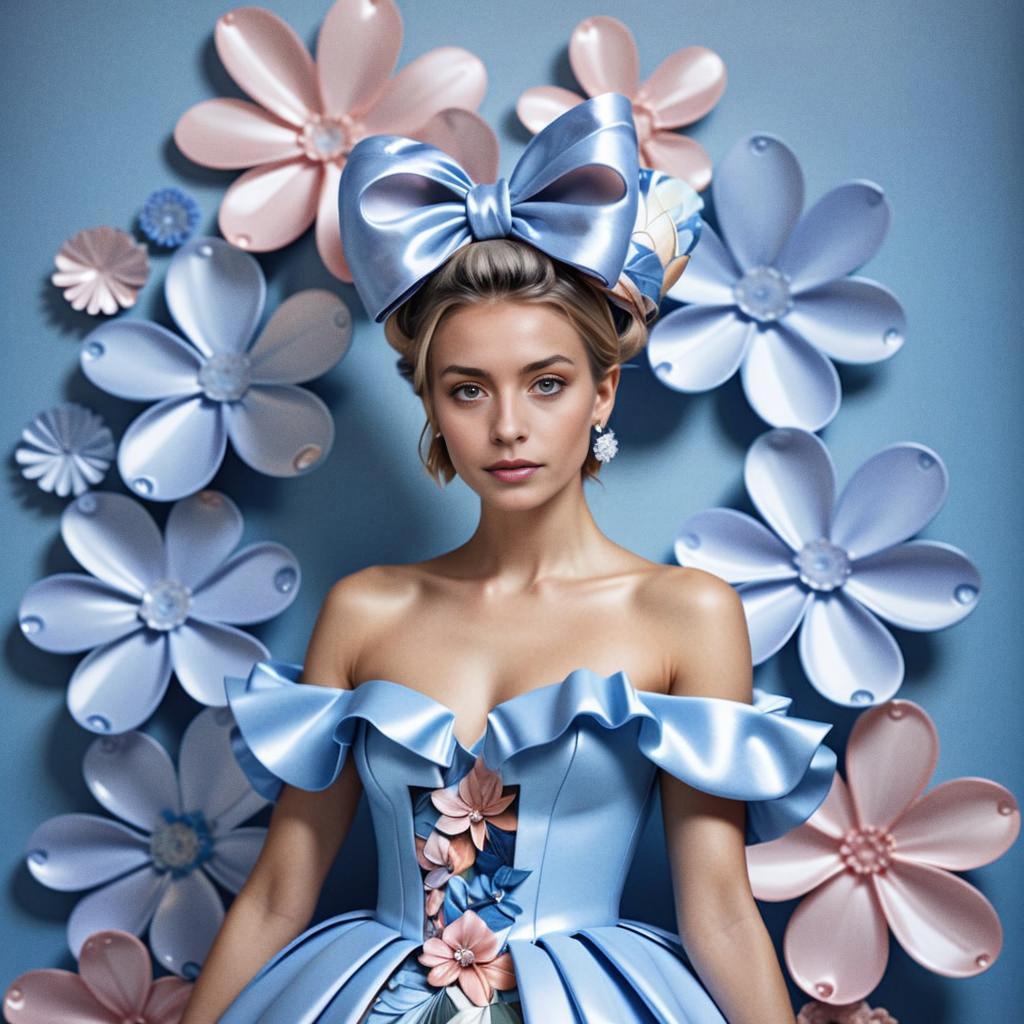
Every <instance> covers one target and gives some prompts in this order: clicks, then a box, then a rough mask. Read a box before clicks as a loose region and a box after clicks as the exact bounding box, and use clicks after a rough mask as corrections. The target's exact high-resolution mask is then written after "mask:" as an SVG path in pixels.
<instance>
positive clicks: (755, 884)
mask: <svg viewBox="0 0 1024 1024" xmlns="http://www.w3.org/2000/svg"><path fill="white" fill-rule="evenodd" d="M746 854H747V872H748V874H749V875H750V886H751V890H752V892H753V894H754V896H755V897H756V898H757V899H759V900H791V899H795V898H796V897H797V896H803V895H804V894H805V893H808V892H810V891H811V890H812V889H816V888H817V887H818V886H819V885H822V884H823V883H824V882H827V881H828V880H829V879H830V878H831V877H832V876H833V875H835V874H838V872H840V871H842V870H844V868H843V862H842V861H841V860H840V859H839V851H838V847H837V843H836V840H835V839H833V838H832V837H831V836H826V835H824V834H823V833H821V832H819V831H818V829H816V828H814V826H812V825H811V824H810V823H809V822H806V823H804V824H803V825H798V826H797V827H796V828H794V829H792V830H791V831H790V832H787V833H786V834H785V835H784V836H781V837H780V838H778V839H772V840H770V841H769V842H767V843H756V844H755V845H753V846H748V847H746Z"/></svg>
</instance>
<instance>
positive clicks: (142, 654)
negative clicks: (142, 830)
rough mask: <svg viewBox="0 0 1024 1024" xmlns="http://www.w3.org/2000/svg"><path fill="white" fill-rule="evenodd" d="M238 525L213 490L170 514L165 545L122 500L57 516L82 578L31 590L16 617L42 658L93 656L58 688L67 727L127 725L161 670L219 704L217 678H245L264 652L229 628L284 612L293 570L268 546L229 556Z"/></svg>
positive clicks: (83, 503)
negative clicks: (48, 654) (62, 690)
mask: <svg viewBox="0 0 1024 1024" xmlns="http://www.w3.org/2000/svg"><path fill="white" fill-rule="evenodd" d="M242 528H243V522H242V514H241V512H240V511H239V510H238V506H237V505H235V503H234V502H233V501H232V500H231V499H230V498H228V497H227V496H226V495H224V494H219V493H217V492H216V491H203V492H201V493H199V494H195V495H192V496H191V497H189V498H186V499H184V500H183V501H179V502H177V503H176V504H175V505H174V506H172V508H171V511H170V514H169V515H168V517H167V527H166V531H165V535H164V537H161V535H160V530H159V528H158V527H157V525H156V523H155V522H154V521H153V519H152V517H151V516H150V514H149V513H148V512H147V511H146V509H145V508H144V507H143V506H142V505H141V504H140V503H139V502H137V501H135V500H134V499H133V498H130V497H128V496H126V495H123V494H112V493H109V492H105V491H99V492H90V493H88V494H84V495H82V497H80V498H78V499H77V500H76V501H74V502H72V503H71V504H69V505H68V506H67V508H65V510H64V514H63V516H62V518H61V535H62V536H63V538H64V543H65V544H66V545H67V546H68V550H69V551H70V552H71V553H72V554H73V555H74V556H75V558H76V559H77V560H78V562H79V563H80V564H81V565H82V566H83V567H84V568H85V569H87V570H88V571H89V572H90V573H92V574H93V575H92V576H89V575H84V574H82V573H70V572H65V573H57V574H56V575H53V576H48V577H46V578H45V579H42V580H39V581H38V582H36V583H34V584H32V586H31V587H29V589H28V591H27V592H26V593H25V596H24V598H22V602H21V607H20V609H19V619H20V622H21V630H22V633H24V635H25V636H26V638H27V639H29V640H30V641H31V642H32V643H34V644H35V645H36V646H37V647H41V648H43V650H46V651H57V652H62V653H73V652H77V651H84V650H89V649H90V648H92V650H90V651H89V654H88V655H86V657H84V658H83V659H82V660H81V661H80V662H79V663H78V665H77V667H76V668H75V671H74V674H73V675H72V676H71V682H70V684H69V686H68V694H67V701H68V707H69V708H70V710H71V714H72V715H73V716H74V718H75V721H77V722H78V723H79V724H80V725H82V726H84V727H85V728H86V729H89V730H91V731H92V732H96V733H106V732H111V733H120V732H124V731H125V730H127V729H134V728H135V727H136V726H138V725H140V724H141V723H142V722H144V721H145V720H146V719H147V718H149V716H150V715H151V714H152V713H153V712H154V711H155V710H156V708H157V706H158V705H159V703H160V701H161V700H162V699H163V695H164V693H165V692H166V690H167V685H168V682H169V680H170V677H171V672H172V670H173V672H174V673H175V675H176V676H177V677H178V681H179V682H180V683H181V685H182V686H183V687H184V689H185V691H186V692H187V693H188V694H189V695H190V696H192V697H193V698H195V699H196V700H197V701H199V702H200V703H202V704H211V705H217V706H222V705H224V704H225V703H226V701H227V698H226V695H225V693H224V676H225V675H240V676H245V675H248V673H249V669H250V668H251V667H252V665H253V663H254V662H256V661H261V660H263V659H265V658H267V657H268V656H269V652H268V650H267V648H266V647H265V646H264V645H263V644H262V643H260V641H259V640H257V639H256V638H255V637H253V636H250V635H249V634H248V633H244V632H243V631H242V630H240V629H235V628H234V627H235V625H238V624H245V623H251V622H262V621H264V620H265V619H269V618H272V617H273V616H275V615H278V614H280V613H281V612H282V611H284V609H285V608H287V607H288V605H290V604H291V602H292V601H293V600H294V599H295V595H296V593H297V592H298V588H299V581H300V574H299V566H298V562H297V561H296V559H295V556H294V555H293V554H292V552H291V551H289V550H288V548H286V547H284V546H283V545H281V544H274V543H270V542H262V543H255V544H250V545H249V546H247V547H245V548H243V549H242V550H240V551H238V552H236V553H235V554H234V555H231V552H232V551H233V550H234V548H235V547H236V546H237V544H238V542H239V540H240V539H241V536H242ZM229 556H230V557H229ZM94 577H95V578H94Z"/></svg>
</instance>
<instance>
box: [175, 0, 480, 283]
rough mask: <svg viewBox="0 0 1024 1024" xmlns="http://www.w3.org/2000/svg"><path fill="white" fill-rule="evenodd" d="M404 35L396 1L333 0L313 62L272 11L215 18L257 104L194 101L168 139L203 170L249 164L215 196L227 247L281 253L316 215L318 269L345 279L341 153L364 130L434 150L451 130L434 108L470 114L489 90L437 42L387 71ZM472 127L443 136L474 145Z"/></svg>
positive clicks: (468, 60)
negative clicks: (399, 137)
mask: <svg viewBox="0 0 1024 1024" xmlns="http://www.w3.org/2000/svg"><path fill="white" fill-rule="evenodd" d="M402 31H403V30H402V18H401V15H400V14H399V12H398V8H397V7H396V6H395V3H394V0H376V2H375V3H365V2H363V0H337V2H336V3H335V4H334V5H333V6H332V7H331V8H330V10H329V11H328V12H327V15H326V16H325V18H324V20H323V24H322V25H321V27H320V33H319V35H318V37H317V47H316V62H314V60H313V58H312V57H311V56H310V54H309V51H308V50H307V49H306V46H305V44H304V43H303V42H302V40H301V39H300V38H299V37H298V36H297V35H296V34H295V32H294V31H293V30H292V29H291V28H290V27H289V25H288V24H287V23H286V22H284V21H283V20H282V19H281V18H279V17H278V16H277V15H276V14H273V13H272V12H271V11H268V10H264V9H263V8H261V7H238V8H236V9H234V10H231V11H228V12H227V13H226V14H224V15H222V16H221V18H220V19H219V20H218V21H217V26H216V29H215V30H214V43H215V45H216V47H217V53H218V54H219V56H220V59H221V61H223V63H224V66H225V68H227V71H228V73H229V74H230V75H231V77H232V78H233V79H234V80H235V82H236V83H237V84H238V85H239V86H240V87H241V88H242V89H243V90H244V91H245V92H246V93H248V94H249V95H250V96H251V97H252V98H253V99H254V100H256V103H249V102H247V101H245V100H239V99H214V100H205V101H203V102H201V103H197V104H196V105H195V106H193V107H191V108H190V109H189V110H187V111H186V112H185V113H184V114H183V115H182V117H181V119H180V120H179V121H178V124H177V126H176V127H175V129H174V140H175V142H176V143H177V144H178V147H179V149H181V151H182V152H183V153H184V154H185V155H186V156H187V157H189V159H191V160H194V161H195V162H196V163H199V164H203V165H204V166H206V167H216V168H222V169H229V170H234V169H239V168H243V167H250V168H252V169H251V170H249V171H246V173H245V174H243V175H241V177H239V178H238V179H237V180H236V181H235V182H233V184H232V185H231V187H230V188H229V189H228V190H227V192H226V194H225V195H224V198H223V200H222V201H221V206H220V217H219V223H220V230H221V232H222V233H223V235H224V237H225V238H226V239H227V240H228V241H229V242H231V243H232V244H233V245H236V246H238V247H239V248H241V249H248V250H249V251H250V252H267V251H269V250H272V249H280V248H281V247H282V246H285V245H288V243H290V242H292V241H294V240H295V239H296V238H298V237H299V235H301V234H302V233H303V232H304V231H305V230H306V229H307V228H308V227H309V226H310V225H311V224H312V223H313V221H314V220H315V221H316V245H317V249H318V250H319V252H320V256H321V258H322V259H323V261H324V264H325V265H326V266H327V269H328V270H330V272H331V273H332V274H334V275H335V276H336V277H338V278H340V279H341V280H343V281H351V280H352V276H351V274H350V273H349V270H348V266H347V264H346V262H345V256H344V253H343V252H342V247H341V235H340V232H339V227H338V183H339V181H340V179H341V171H342V168H343V167H344V165H345V160H346V158H347V155H348V153H349V151H350V150H351V149H352V147H353V146H354V145H355V144H356V142H358V141H359V140H360V139H361V138H363V137H364V136H366V135H376V134H380V133H388V134H398V135H407V136H412V137H415V138H419V139H422V140H423V141H428V142H431V143H432V144H435V145H439V146H440V143H438V142H435V141H434V140H435V138H437V137H438V136H439V135H440V136H447V135H448V134H449V133H448V132H447V131H446V128H445V125H444V123H439V122H438V120H437V119H438V118H440V120H441V122H443V120H444V115H443V114H442V112H443V111H445V109H446V108H450V107H456V108H458V107H466V108H474V109H475V108H476V107H477V106H479V104H480V100H481V99H482V98H483V94H484V90H485V89H486V86H487V74H486V71H485V70H484V66H483V63H482V62H481V61H480V60H479V58H477V57H476V56H474V55H473V54H472V53H470V52H469V51H468V50H464V49H462V48H461V47H456V46H439V47H436V48H435V49H433V50H430V51H428V52H427V53H425V54H423V55H422V56H420V57H418V58H416V59H415V60H413V61H410V62H409V63H408V64H407V65H406V66H405V67H403V68H402V70H401V71H400V72H399V73H398V74H397V75H395V76H394V77H393V78H391V77H389V76H390V75H391V72H392V71H393V70H394V67H395V64H396V62H397V60H398V53H399V50H400V49H401V45H402ZM257 104H259V105H257ZM467 115H468V116H467V119H468V120H471V121H474V122H479V121H480V119H479V118H476V116H475V115H472V114H471V113H469V112H467ZM464 120H466V119H464ZM471 128H472V130H471V131H470V133H469V135H468V136H463V135H462V133H461V132H455V133H451V137H452V138H453V139H455V140H458V141H462V140H463V139H464V140H465V144H466V146H467V147H468V146H472V145H473V144H474V139H475V138H477V137H478V136H479V135H480V134H486V131H485V127H484V126H483V124H482V122H481V123H479V124H475V123H474V125H472V126H471ZM450 152H451V155H453V156H455V157H456V158H459V156H460V154H459V153H458V152H453V151H450ZM463 162H464V163H465V161H463ZM467 166H468V165H467Z"/></svg>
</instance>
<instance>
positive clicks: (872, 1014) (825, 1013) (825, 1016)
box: [796, 1002, 900, 1024]
mask: <svg viewBox="0 0 1024 1024" xmlns="http://www.w3.org/2000/svg"><path fill="white" fill-rule="evenodd" d="M796 1024H900V1022H899V1021H898V1020H897V1019H896V1018H895V1017H893V1016H892V1015H891V1014H890V1013H889V1011H888V1010H884V1009H882V1007H878V1008H877V1009H874V1010H873V1009H871V1007H870V1006H868V1004H867V1003H865V1002H859V1003H850V1004H849V1005H847V1006H831V1005H829V1004H828V1003H817V1002H815V1003H805V1004H804V1005H803V1006H802V1007H801V1008H800V1012H799V1013H798V1014H797V1017H796Z"/></svg>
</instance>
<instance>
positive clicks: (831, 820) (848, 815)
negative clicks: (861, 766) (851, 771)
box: [807, 772, 857, 840]
mask: <svg viewBox="0 0 1024 1024" xmlns="http://www.w3.org/2000/svg"><path fill="white" fill-rule="evenodd" d="M807 822H808V824H809V825H811V826H813V827H814V828H816V829H817V830H818V831H819V832H822V833H824V834H825V835H827V836H831V837H832V838H833V839H836V840H840V839H842V838H843V837H844V836H845V835H846V833H847V832H849V831H850V829H851V828H853V827H854V826H855V825H856V824H857V815H856V814H855V813H854V810H853V800H852V798H851V797H850V787H849V786H847V784H846V783H845V782H844V781H843V777H842V776H841V775H840V774H839V773H838V772H836V773H835V775H833V776H832V788H831V789H830V790H829V791H828V796H826V797H825V799H824V800H822V802H821V804H820V805H819V806H818V809H817V810H816V811H815V812H814V814H812V815H811V816H810V818H808V819H807Z"/></svg>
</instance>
